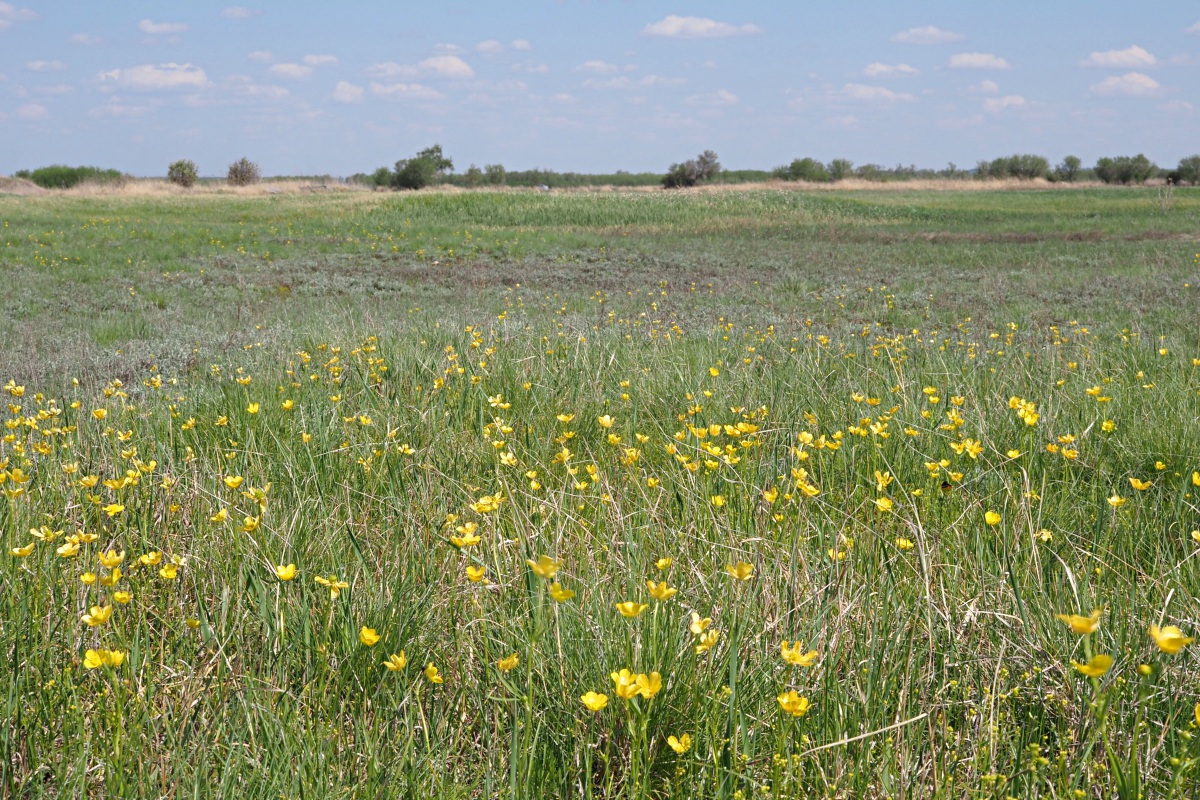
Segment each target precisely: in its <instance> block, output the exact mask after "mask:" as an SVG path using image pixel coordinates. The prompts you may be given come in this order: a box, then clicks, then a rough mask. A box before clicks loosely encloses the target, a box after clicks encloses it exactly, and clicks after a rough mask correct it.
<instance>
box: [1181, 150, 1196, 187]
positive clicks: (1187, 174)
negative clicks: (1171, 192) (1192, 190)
mask: <svg viewBox="0 0 1200 800" xmlns="http://www.w3.org/2000/svg"><path fill="white" fill-rule="evenodd" d="M1175 172H1176V173H1177V176H1176V180H1177V182H1178V183H1190V184H1192V185H1193V186H1194V185H1196V184H1198V183H1200V155H1195V156H1188V157H1187V158H1183V159H1180V161H1179V166H1178V167H1176V168H1175Z"/></svg>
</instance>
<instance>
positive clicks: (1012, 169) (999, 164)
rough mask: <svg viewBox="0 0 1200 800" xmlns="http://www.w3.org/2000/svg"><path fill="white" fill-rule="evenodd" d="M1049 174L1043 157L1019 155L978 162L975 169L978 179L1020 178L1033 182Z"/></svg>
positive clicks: (1026, 154)
mask: <svg viewBox="0 0 1200 800" xmlns="http://www.w3.org/2000/svg"><path fill="white" fill-rule="evenodd" d="M1049 174H1050V162H1049V161H1048V160H1046V158H1045V157H1043V156H1037V155H1033V154H1030V153H1021V154H1016V155H1011V156H1002V157H1000V158H997V159H994V160H992V161H980V162H979V164H978V166H976V168H975V175H976V177H979V178H1020V179H1022V180H1033V179H1034V178H1045V177H1046V176H1047V175H1049Z"/></svg>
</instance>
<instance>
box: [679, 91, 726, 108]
mask: <svg viewBox="0 0 1200 800" xmlns="http://www.w3.org/2000/svg"><path fill="white" fill-rule="evenodd" d="M686 102H687V104H688V105H690V106H736V105H737V104H738V96H737V95H736V94H734V93H733V92H731V91H729V90H728V89H717V90H716V91H715V92H712V93H710V94H695V95H692V96H691V97H689V98H688V99H687V101H686Z"/></svg>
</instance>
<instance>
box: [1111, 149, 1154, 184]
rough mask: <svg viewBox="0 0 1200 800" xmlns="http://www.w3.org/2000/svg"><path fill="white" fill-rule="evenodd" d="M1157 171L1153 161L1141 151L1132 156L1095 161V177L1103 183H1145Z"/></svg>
mask: <svg viewBox="0 0 1200 800" xmlns="http://www.w3.org/2000/svg"><path fill="white" fill-rule="evenodd" d="M1157 171H1158V167H1156V166H1154V162H1153V161H1151V160H1150V159H1148V158H1146V157H1145V156H1144V155H1142V154H1141V153H1138V154H1137V155H1136V156H1132V157H1131V156H1117V157H1116V158H1102V159H1100V160H1099V161H1097V162H1096V177H1097V178H1099V179H1100V180H1102V181H1104V182H1105V183H1119V184H1122V185H1126V184H1130V183H1145V182H1146V180H1147V179H1148V178H1149V177H1150V176H1152V175H1154V174H1155V173H1156V172H1157Z"/></svg>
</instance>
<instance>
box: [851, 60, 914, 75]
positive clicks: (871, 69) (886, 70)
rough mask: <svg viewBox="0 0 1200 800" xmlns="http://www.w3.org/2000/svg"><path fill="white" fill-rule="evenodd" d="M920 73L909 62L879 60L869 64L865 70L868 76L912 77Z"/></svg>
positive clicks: (864, 73)
mask: <svg viewBox="0 0 1200 800" xmlns="http://www.w3.org/2000/svg"><path fill="white" fill-rule="evenodd" d="M919 74H920V72H918V71H917V69H916V68H915V67H911V66H909V65H908V64H880V63H879V62H878V61H876V62H875V63H873V64H867V66H866V68H865V69H864V70H863V75H866V76H867V77H868V78H892V77H898V76H904V77H912V76H914V75H919Z"/></svg>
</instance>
